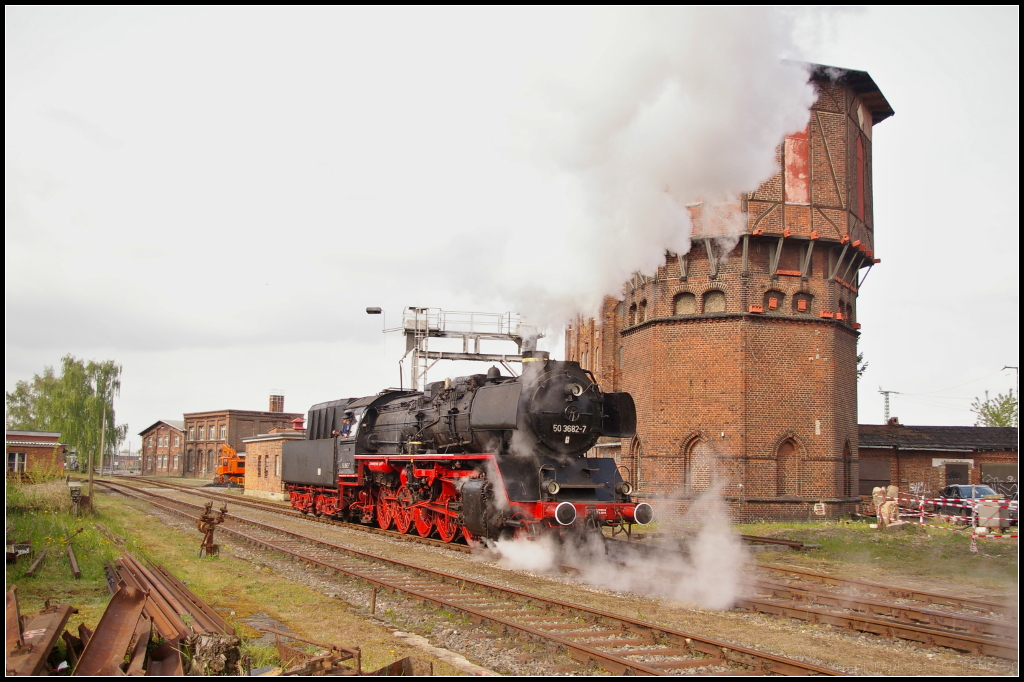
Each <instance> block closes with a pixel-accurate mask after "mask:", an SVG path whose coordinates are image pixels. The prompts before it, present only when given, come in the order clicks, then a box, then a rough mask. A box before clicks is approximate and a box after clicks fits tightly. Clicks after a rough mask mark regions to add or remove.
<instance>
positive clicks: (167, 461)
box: [139, 419, 185, 476]
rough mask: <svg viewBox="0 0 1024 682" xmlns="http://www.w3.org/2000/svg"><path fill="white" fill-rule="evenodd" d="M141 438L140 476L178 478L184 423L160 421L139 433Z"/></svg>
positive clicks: (172, 420)
mask: <svg viewBox="0 0 1024 682" xmlns="http://www.w3.org/2000/svg"><path fill="white" fill-rule="evenodd" d="M139 435H140V436H142V450H141V456H142V475H143V476H180V475H181V465H182V460H181V453H182V451H183V449H184V440H185V422H182V421H178V420H176V419H167V420H161V421H158V422H156V423H155V424H152V425H151V426H148V427H146V428H145V429H143V430H142V431H140V432H139Z"/></svg>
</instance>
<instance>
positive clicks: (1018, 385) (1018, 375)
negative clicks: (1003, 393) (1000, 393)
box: [1003, 365, 1020, 400]
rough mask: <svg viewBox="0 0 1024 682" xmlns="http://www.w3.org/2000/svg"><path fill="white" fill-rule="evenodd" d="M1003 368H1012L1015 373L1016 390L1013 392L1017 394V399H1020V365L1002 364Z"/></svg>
mask: <svg viewBox="0 0 1024 682" xmlns="http://www.w3.org/2000/svg"><path fill="white" fill-rule="evenodd" d="M1003 369H1012V370H1013V371H1014V373H1015V374H1016V375H1017V392H1016V393H1014V395H1016V396H1017V400H1020V367H1015V366H1013V365H1003Z"/></svg>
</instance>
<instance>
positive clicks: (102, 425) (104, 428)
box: [89, 402, 107, 504]
mask: <svg viewBox="0 0 1024 682" xmlns="http://www.w3.org/2000/svg"><path fill="white" fill-rule="evenodd" d="M101 409H102V410H103V416H102V418H101V419H100V467H101V471H100V475H103V471H102V467H103V447H104V445H105V444H106V443H105V442H104V436H106V434H107V404H106V403H105V402H104V403H103V406H102V408H101ZM92 473H93V467H92V453H90V454H89V503H90V504H91V503H92Z"/></svg>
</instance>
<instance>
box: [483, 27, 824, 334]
mask: <svg viewBox="0 0 1024 682" xmlns="http://www.w3.org/2000/svg"><path fill="white" fill-rule="evenodd" d="M792 31H793V26H792V19H791V18H790V17H789V16H787V15H786V14H784V13H781V12H778V11H776V10H773V9H770V8H749V7H743V8H738V7H737V8H706V7H705V8H657V9H644V10H637V9H633V8H629V9H601V10H596V11H594V12H593V13H592V15H591V16H590V20H589V23H587V24H586V27H585V29H584V30H582V32H578V35H575V36H574V35H571V34H570V35H568V36H567V37H566V40H565V41H562V43H565V44H561V43H558V44H552V45H549V46H548V49H547V50H546V51H545V50H544V49H543V48H539V52H538V54H536V56H535V59H534V66H533V70H532V77H531V78H530V79H529V85H528V88H527V98H526V100H525V101H526V102H527V104H525V105H523V106H521V107H519V109H518V111H517V112H516V115H515V117H514V120H515V126H514V128H515V132H516V138H515V145H516V146H515V149H516V150H517V152H518V153H519V154H520V155H521V158H524V159H526V160H528V161H529V162H531V163H533V164H536V165H539V166H540V167H542V168H544V169H546V171H547V172H548V174H549V179H551V180H552V181H554V182H555V183H558V185H559V186H560V187H561V188H562V191H563V192H564V195H565V197H566V205H565V207H564V208H565V210H564V211H563V212H562V213H561V215H558V216H537V222H536V223H535V224H534V225H532V226H523V227H524V228H525V230H526V232H527V233H532V234H533V235H534V236H535V238H534V239H531V240H530V243H531V245H533V244H536V245H537V246H536V248H534V247H533V246H531V247H530V248H529V252H528V253H527V254H523V253H521V252H515V253H509V254H508V255H507V256H506V259H507V260H506V262H505V265H504V268H503V271H502V272H501V277H500V282H501V283H500V285H499V288H500V289H502V291H503V292H504V293H506V294H511V297H512V298H513V300H515V301H516V302H517V303H518V304H519V306H520V310H522V311H523V312H524V313H526V314H527V315H528V316H529V318H530V319H531V321H533V322H535V323H539V324H548V325H552V326H560V325H561V324H563V323H564V321H565V320H567V319H569V318H570V317H571V316H573V315H575V314H584V315H592V314H594V313H595V312H596V311H597V309H598V307H599V305H600V302H601V300H602V298H603V297H604V296H605V295H618V294H619V293H620V292H621V286H622V283H623V282H624V281H626V280H627V279H628V278H629V276H630V275H631V274H632V273H633V272H635V271H641V272H647V273H650V272H652V271H653V270H654V269H655V268H656V267H657V266H658V265H659V264H660V263H661V262H662V259H663V257H664V253H665V251H666V250H669V251H673V252H676V253H686V252H687V251H688V250H689V248H690V236H691V228H692V226H691V219H690V214H689V211H688V210H687V209H686V205H687V204H688V203H691V202H693V201H695V200H699V199H704V200H706V201H712V202H721V201H727V200H729V199H731V198H735V197H736V196H737V195H738V193H740V192H743V191H751V190H753V189H755V188H756V187H757V186H758V185H759V184H760V183H761V182H762V181H764V180H765V179H766V178H768V177H769V176H770V175H771V174H772V173H773V172H774V170H775V149H776V146H777V145H778V144H779V142H780V141H781V140H782V139H783V137H784V136H785V135H786V133H789V132H793V131H795V130H799V129H802V128H803V127H804V125H806V122H807V118H808V110H809V108H810V105H811V104H812V103H813V99H814V92H813V88H812V86H811V85H809V84H808V82H807V80H808V79H807V73H806V71H805V70H804V69H803V68H802V67H800V66H799V65H796V64H792V63H784V62H783V60H782V58H783V57H784V56H785V55H787V54H791V53H792V48H791V44H790V40H791V34H792ZM723 224H724V225H725V227H726V229H725V230H724V231H722V230H720V231H719V233H718V237H719V241H720V242H723V243H722V244H721V245H722V246H723V247H726V249H729V248H731V246H733V245H735V239H736V235H738V233H739V232H740V231H742V229H743V221H742V220H735V219H732V220H725V221H724V223H723ZM730 239H731V241H730ZM524 255H525V256H526V258H525V260H526V261H528V262H527V263H526V264H524V263H523V260H524Z"/></svg>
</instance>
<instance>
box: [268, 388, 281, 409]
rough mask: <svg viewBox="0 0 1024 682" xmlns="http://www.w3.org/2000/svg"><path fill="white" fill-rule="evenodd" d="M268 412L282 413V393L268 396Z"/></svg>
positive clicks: (278, 392)
mask: <svg viewBox="0 0 1024 682" xmlns="http://www.w3.org/2000/svg"><path fill="white" fill-rule="evenodd" d="M270 412H284V391H274V392H273V393H271V394H270Z"/></svg>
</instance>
